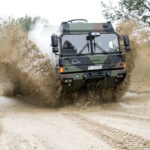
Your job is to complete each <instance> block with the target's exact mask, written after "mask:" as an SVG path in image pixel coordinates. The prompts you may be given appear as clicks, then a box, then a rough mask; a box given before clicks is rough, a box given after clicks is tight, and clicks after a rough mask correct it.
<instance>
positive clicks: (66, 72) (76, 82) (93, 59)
mask: <svg viewBox="0 0 150 150" xmlns="http://www.w3.org/2000/svg"><path fill="white" fill-rule="evenodd" d="M123 39H124V45H125V49H126V51H129V50H130V45H129V39H128V36H127V35H124V36H123ZM51 45H52V51H53V53H54V54H55V56H56V61H57V62H56V66H55V70H56V74H57V75H58V77H59V79H60V81H61V84H62V85H63V87H64V89H65V90H69V91H76V90H80V89H82V88H85V87H87V85H92V86H93V85H94V86H96V87H99V88H108V87H115V86H117V85H119V84H120V83H121V82H122V81H123V80H124V79H125V77H126V74H127V72H126V62H125V56H124V54H123V52H122V50H121V48H120V36H119V35H118V34H117V33H116V32H115V31H114V28H113V26H112V24H111V22H107V23H88V22H87V20H84V19H75V20H70V21H67V22H62V24H61V25H60V28H59V34H58V35H56V34H53V35H52V37H51Z"/></svg>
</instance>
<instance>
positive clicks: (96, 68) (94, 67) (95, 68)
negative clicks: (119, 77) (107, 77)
mask: <svg viewBox="0 0 150 150" xmlns="http://www.w3.org/2000/svg"><path fill="white" fill-rule="evenodd" d="M99 69H102V65H99V66H88V70H99Z"/></svg>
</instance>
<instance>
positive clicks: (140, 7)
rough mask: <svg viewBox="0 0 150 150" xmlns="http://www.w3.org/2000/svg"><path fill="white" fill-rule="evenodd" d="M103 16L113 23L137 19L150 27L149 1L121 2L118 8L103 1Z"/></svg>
mask: <svg viewBox="0 0 150 150" xmlns="http://www.w3.org/2000/svg"><path fill="white" fill-rule="evenodd" d="M101 5H102V7H103V11H102V12H103V15H104V17H105V18H106V19H109V20H111V21H119V20H127V19H136V20H138V21H140V22H142V23H145V24H148V25H150V2H149V0H120V1H119V2H118V5H117V6H113V4H112V3H111V2H110V3H109V4H108V5H107V4H106V3H104V2H102V1H101Z"/></svg>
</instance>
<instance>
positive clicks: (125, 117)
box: [98, 111, 150, 122]
mask: <svg viewBox="0 0 150 150" xmlns="http://www.w3.org/2000/svg"><path fill="white" fill-rule="evenodd" d="M98 115H100V116H104V117H116V118H120V119H126V120H136V121H147V122H150V118H146V117H142V116H133V115H130V114H129V115H126V114H117V113H114V112H108V111H107V112H104V113H98Z"/></svg>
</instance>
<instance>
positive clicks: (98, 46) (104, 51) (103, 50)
mask: <svg viewBox="0 0 150 150" xmlns="http://www.w3.org/2000/svg"><path fill="white" fill-rule="evenodd" d="M94 45H95V46H96V47H97V48H98V49H99V50H101V51H102V52H103V53H105V54H108V52H107V51H106V50H105V49H103V48H102V47H101V46H100V45H98V44H97V43H94Z"/></svg>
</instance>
